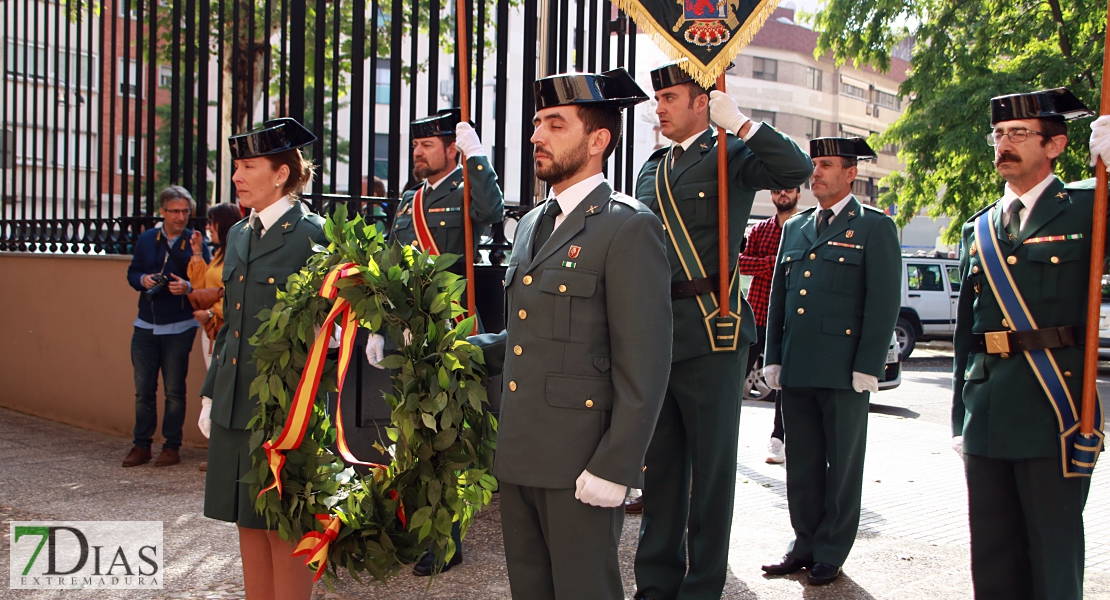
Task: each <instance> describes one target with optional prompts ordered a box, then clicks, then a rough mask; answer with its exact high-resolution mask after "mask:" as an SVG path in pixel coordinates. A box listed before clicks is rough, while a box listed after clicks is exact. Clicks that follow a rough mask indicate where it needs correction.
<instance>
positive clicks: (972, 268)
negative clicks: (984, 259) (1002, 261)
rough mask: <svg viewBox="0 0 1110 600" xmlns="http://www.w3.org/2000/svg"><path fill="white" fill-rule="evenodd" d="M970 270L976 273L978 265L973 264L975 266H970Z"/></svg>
mask: <svg viewBox="0 0 1110 600" xmlns="http://www.w3.org/2000/svg"><path fill="white" fill-rule="evenodd" d="M971 272H972V273H978V272H979V265H975V266H973V267H971Z"/></svg>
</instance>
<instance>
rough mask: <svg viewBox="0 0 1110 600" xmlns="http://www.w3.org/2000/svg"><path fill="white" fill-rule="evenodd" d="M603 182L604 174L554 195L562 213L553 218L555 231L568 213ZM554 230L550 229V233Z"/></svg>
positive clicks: (584, 180) (587, 179) (586, 179)
mask: <svg viewBox="0 0 1110 600" xmlns="http://www.w3.org/2000/svg"><path fill="white" fill-rule="evenodd" d="M604 182H605V174H604V173H598V174H597V175H593V176H591V177H587V178H585V179H583V180H582V181H579V182H578V183H576V184H574V185H572V186H570V187H568V188H567V189H565V190H563V192H562V193H561V194H554V196H555V201H556V202H558V203H559V209H560V210H562V211H563V212H561V213H559V214H558V215H557V216H556V217H555V229H558V228H559V225H560V224H562V222H563V220H565V219H566V218H567V215H569V214H570V211H572V210H574V209H575V207H577V206H578V205H579V204H581V203H582V201H583V200H585V199H586V196H589V195H590V192H593V191H594V190H596V189H597V186H599V185H601V184H602V183H604ZM555 229H552V231H554V230H555Z"/></svg>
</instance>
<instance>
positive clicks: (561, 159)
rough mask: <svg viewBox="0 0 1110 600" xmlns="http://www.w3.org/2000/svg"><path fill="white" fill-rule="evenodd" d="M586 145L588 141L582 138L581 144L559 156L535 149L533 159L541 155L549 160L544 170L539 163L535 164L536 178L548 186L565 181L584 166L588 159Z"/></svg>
mask: <svg viewBox="0 0 1110 600" xmlns="http://www.w3.org/2000/svg"><path fill="white" fill-rule="evenodd" d="M588 144H589V141H588V140H587V139H586V138H582V142H581V143H580V144H578V146H577V147H575V148H571V149H570V150H568V151H567V152H564V153H563V154H562V155H561V156H555V155H553V154H551V153H549V152H547V151H546V150H540V149H539V148H537V149H536V150H535V151H534V152H533V157H535V155H536V154H537V153H542V154H544V155H546V156H547V157H548V158H549V159H550V160H551V164H550V165H548V166H547V167H546V168H544V167H540V165H539V162H536V177H537V178H539V180H540V181H543V182H545V183H548V184H550V185H558V184H559V183H562V182H564V181H566V180H567V179H569V178H570V177H571V176H572V175H574V174H575V173H577V172H578V171H580V170H581V169H582V165H584V164H586V161H587V160H588V159H589V157H590V153H589V150H588Z"/></svg>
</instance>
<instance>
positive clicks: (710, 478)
mask: <svg viewBox="0 0 1110 600" xmlns="http://www.w3.org/2000/svg"><path fill="white" fill-rule="evenodd" d="M747 359H748V349H747V348H744V349H742V350H739V351H737V352H727V353H717V354H706V355H703V356H699V357H696V358H691V359H688V360H683V361H679V362H676V363H673V364H672V365H671V378H670V381H669V382H668V383H667V393H666V395H665V396H664V397H663V408H662V411H661V412H660V413H659V420H658V422H657V423H656V426H655V434H654V435H653V436H652V438H651V445H650V446H648V451H647V458H646V459H645V460H644V464H645V465H646V466H647V470H646V471H645V472H644V513H643V521H642V522H641V528H640V533H641V537H640V545H639V547H638V548H637V550H636V586H637V588H638V590H637V591H638V593H639V594H640V595H643V596H648V597H650V598H660V599H668V600H669V599H672V598H683V599H693V598H706V599H709V598H713V599H718V598H720V597H721V592H722V591H723V590H724V586H725V576H726V575H727V573H728V543H729V534H730V533H731V531H732V505H733V498H734V496H735V492H736V442H737V435H738V433H739V428H740V407H741V405H742V404H741V400H742V395H743V384H744V377H745V373H744V366H745V365H746V364H747ZM687 558H689V566H687Z"/></svg>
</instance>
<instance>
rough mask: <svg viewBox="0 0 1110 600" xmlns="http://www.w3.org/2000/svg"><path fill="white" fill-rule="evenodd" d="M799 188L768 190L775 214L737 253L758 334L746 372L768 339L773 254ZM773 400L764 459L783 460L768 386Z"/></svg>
mask: <svg viewBox="0 0 1110 600" xmlns="http://www.w3.org/2000/svg"><path fill="white" fill-rule="evenodd" d="M800 195H801V189H800V188H793V189H789V190H771V203H772V204H774V205H775V209H776V210H777V211H778V214H776V215H775V216H773V217H771V218H769V219H767V220H764V221H760V222H759V223H756V225H755V227H752V230H751V232H749V233H748V241H747V243H746V244H745V246H744V250H743V251H742V252H741V253H740V257H739V258H738V259H737V260H736V268H737V270H739V271H740V274H741V275H751V277H752V283H751V285H750V286H749V287H748V295H747V298H748V303H749V304H751V305H752V312H754V313H755V325H756V332H757V334H758V335H759V338H758V339H757V340H756V342H755V344H754V345H753V346H752V349H751V351H749V352H748V369H747V373H751V372H752V367H753V366H755V363H756V361H757V360H758V359H759V357H760V356H761V355H762V354H763V344H764V343H765V342H766V340H767V301H768V299H769V298H770V296H771V276H772V275H773V274H774V273H775V257H776V256H777V255H778V252H779V240H780V239H781V238H782V224H783V223H785V222H786V220H787V219H789V218H790V217H792V216H794V214H795V213H797V212H798V196H800ZM770 393H771V395H772V396H773V397H774V400H775V427H774V430H773V431H772V432H771V441H770V443H769V444H768V445H767V462H768V463H770V464H778V463H781V462H783V461H784V460H785V457H786V455H785V450H784V444H783V440H784V439H785V438H784V435H783V427H782V409H781V407H780V404H779V402H780V400H779V392H778V390H771V392H770Z"/></svg>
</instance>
